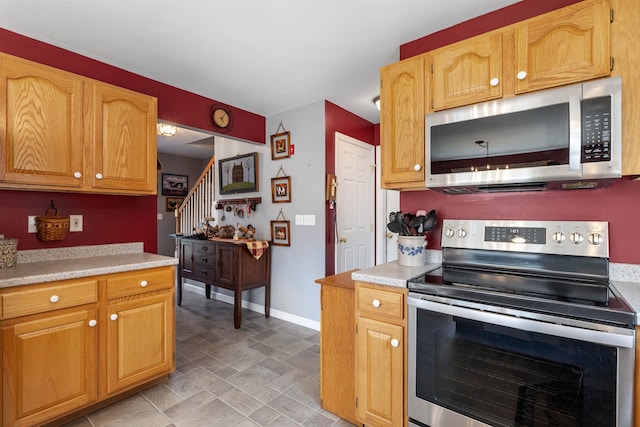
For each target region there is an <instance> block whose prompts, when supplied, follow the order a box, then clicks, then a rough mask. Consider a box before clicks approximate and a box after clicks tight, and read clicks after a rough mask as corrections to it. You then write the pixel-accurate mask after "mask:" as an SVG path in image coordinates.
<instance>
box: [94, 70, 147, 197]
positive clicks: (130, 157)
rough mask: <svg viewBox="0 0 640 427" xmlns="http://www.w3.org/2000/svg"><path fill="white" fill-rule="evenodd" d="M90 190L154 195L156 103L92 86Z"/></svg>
mask: <svg viewBox="0 0 640 427" xmlns="http://www.w3.org/2000/svg"><path fill="white" fill-rule="evenodd" d="M88 92H90V93H91V100H92V103H91V111H92V114H91V117H92V126H91V131H92V135H91V141H92V144H93V159H92V161H93V164H92V167H91V168H90V169H91V171H92V175H91V186H92V188H95V189H100V190H103V191H107V192H115V193H122V192H132V191H134V192H140V193H149V194H155V193H156V191H157V190H156V185H157V184H156V181H157V164H156V155H157V154H156V150H157V146H156V144H157V143H156V141H157V137H156V117H157V112H156V110H157V104H156V99H155V98H152V97H150V96H147V95H143V94H140V93H136V92H132V91H129V90H126V89H122V88H119V87H116V86H112V85H107V84H104V83H99V82H93V83H92V84H90V89H89V90H88Z"/></svg>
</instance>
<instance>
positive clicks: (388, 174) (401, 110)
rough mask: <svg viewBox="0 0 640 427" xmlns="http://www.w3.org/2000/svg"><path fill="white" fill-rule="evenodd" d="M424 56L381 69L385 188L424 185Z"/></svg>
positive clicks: (381, 115) (381, 145) (381, 141)
mask: <svg viewBox="0 0 640 427" xmlns="http://www.w3.org/2000/svg"><path fill="white" fill-rule="evenodd" d="M424 80H425V73H424V57H423V56H418V57H415V58H411V59H407V60H404V61H400V62H397V63H395V64H392V65H388V66H387V67H384V68H382V70H381V71H380V83H381V87H380V155H381V158H382V184H383V187H384V188H409V187H424V186H425V175H424V160H425V159H424V115H425V84H424Z"/></svg>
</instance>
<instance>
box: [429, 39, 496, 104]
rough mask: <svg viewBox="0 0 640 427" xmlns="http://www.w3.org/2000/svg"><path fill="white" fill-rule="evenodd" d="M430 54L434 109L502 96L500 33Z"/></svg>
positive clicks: (459, 43)
mask: <svg viewBox="0 0 640 427" xmlns="http://www.w3.org/2000/svg"><path fill="white" fill-rule="evenodd" d="M431 58H432V59H431V64H432V65H431V67H432V74H433V75H432V90H431V93H432V97H433V98H432V109H433V110H434V111H437V110H443V109H446V108H452V107H457V106H459V105H466V104H474V103H477V102H482V101H487V100H490V99H495V98H500V97H502V87H503V82H502V70H503V67H502V34H501V33H497V32H494V33H490V34H486V35H482V36H478V37H474V38H472V39H469V40H465V41H462V42H458V43H455V44H453V45H450V46H446V47H444V48H440V49H437V50H435V51H433V52H432V55H431Z"/></svg>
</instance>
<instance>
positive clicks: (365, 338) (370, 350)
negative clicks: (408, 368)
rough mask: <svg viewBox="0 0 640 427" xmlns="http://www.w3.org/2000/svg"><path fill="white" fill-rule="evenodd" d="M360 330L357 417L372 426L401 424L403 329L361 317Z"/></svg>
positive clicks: (396, 425) (402, 404)
mask: <svg viewBox="0 0 640 427" xmlns="http://www.w3.org/2000/svg"><path fill="white" fill-rule="evenodd" d="M357 331H358V332H357V334H358V336H357V338H356V339H357V344H356V346H357V347H356V348H357V349H356V355H357V359H356V362H357V363H356V366H357V368H356V369H357V374H356V378H357V380H356V387H357V390H356V395H357V397H358V407H357V416H358V420H359V421H361V422H363V423H364V424H366V425H367V426H369V427H382V426H388V427H391V426H393V427H400V426H402V425H403V406H404V402H403V396H404V380H403V378H404V372H403V360H404V350H403V348H404V343H403V334H404V329H403V328H402V327H401V326H398V325H392V324H389V323H384V322H379V321H377V320H372V319H367V318H364V317H359V318H358V329H357Z"/></svg>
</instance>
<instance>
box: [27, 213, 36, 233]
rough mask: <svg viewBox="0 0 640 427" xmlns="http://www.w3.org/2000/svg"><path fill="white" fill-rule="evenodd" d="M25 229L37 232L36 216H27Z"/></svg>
mask: <svg viewBox="0 0 640 427" xmlns="http://www.w3.org/2000/svg"><path fill="white" fill-rule="evenodd" d="M27 221H28V222H27V224H28V225H27V227H28V228H27V231H28V232H29V233H37V232H38V227H37V226H36V216H35V215H34V216H29V217H27Z"/></svg>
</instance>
